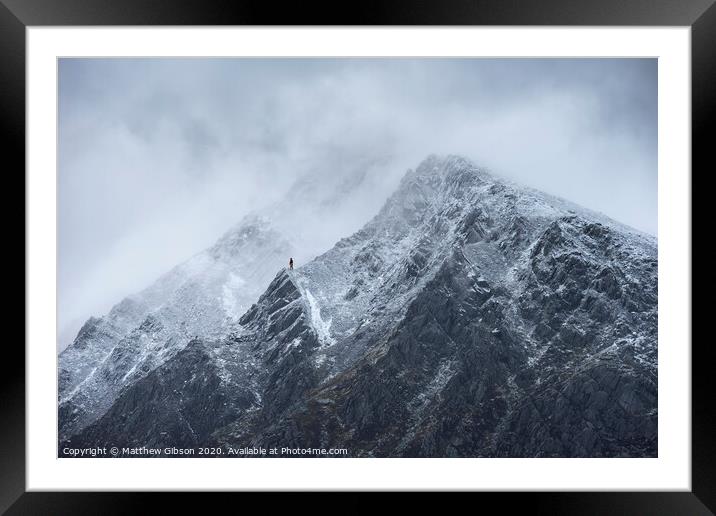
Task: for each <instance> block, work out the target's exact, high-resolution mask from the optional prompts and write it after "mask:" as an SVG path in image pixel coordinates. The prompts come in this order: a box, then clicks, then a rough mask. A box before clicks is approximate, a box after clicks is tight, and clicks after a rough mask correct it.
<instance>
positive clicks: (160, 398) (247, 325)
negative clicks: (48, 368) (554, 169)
mask: <svg viewBox="0 0 716 516" xmlns="http://www.w3.org/2000/svg"><path fill="white" fill-rule="evenodd" d="M284 254H286V253H284ZM238 308H239V307H238V306H237V309H238ZM210 317H211V316H208V315H207V318H206V319H205V320H206V321H208V322H209V323H210V324H209V325H214V324H215V325H216V328H217V331H216V332H214V333H211V332H205V333H204V334H203V335H202V336H200V337H198V338H190V337H188V336H186V334H181V333H178V332H177V333H176V334H174V335H173V337H174V338H176V339H177V340H179V341H181V340H183V342H184V343H185V344H184V345H183V346H180V347H178V348H177V351H176V352H175V353H173V354H172V356H171V357H168V358H167V359H166V360H164V361H163V362H162V363H161V364H159V365H157V366H156V367H153V368H148V371H147V372H146V374H144V375H143V376H141V378H138V379H136V380H135V381H129V382H126V383H124V384H122V385H121V388H120V387H118V388H117V390H116V395H115V396H114V397H113V400H112V402H111V404H108V405H109V406H107V408H106V410H104V409H103V410H102V411H101V412H102V415H101V416H98V417H97V418H95V420H93V421H92V422H90V423H89V424H87V425H84V426H81V427H80V426H77V427H76V428H77V431H71V430H70V431H68V432H66V433H65V435H64V436H63V435H62V434H61V439H63V440H68V441H67V442H71V443H72V445H73V446H78V445H82V446H86V445H90V444H100V445H101V444H102V443H105V442H110V441H111V442H113V443H115V445H117V446H205V445H227V446H249V445H252V446H264V447H273V446H279V447H300V448H347V449H348V452H349V455H350V456H375V457H443V456H444V457H568V456H569V457H571V456H580V457H605V456H608V457H614V456H629V457H650V456H656V453H657V362H656V357H657V243H656V240H655V239H654V238H653V237H650V236H648V235H644V234H642V233H640V232H638V231H636V230H633V229H630V228H627V227H625V226H623V225H621V224H619V223H617V222H614V221H611V220H610V219H608V218H606V217H604V216H602V215H600V214H596V213H593V212H590V211H588V210H584V209H582V208H580V207H578V206H576V205H573V204H571V203H569V202H567V201H564V200H561V199H558V198H554V197H551V196H549V195H546V194H543V193H541V192H537V191H534V190H531V189H526V188H523V187H520V186H517V185H513V184H511V183H509V182H506V181H503V180H501V179H498V178H495V177H493V176H491V175H490V174H488V173H487V172H486V171H484V170H482V169H480V168H478V167H476V166H475V165H473V164H472V163H470V162H469V161H468V160H465V159H463V158H460V157H456V156H448V157H437V156H430V157H429V158H427V159H426V160H425V161H423V162H422V163H421V164H420V165H419V166H418V167H417V169H415V170H414V171H408V173H407V174H406V175H405V176H404V178H403V180H402V181H401V183H400V185H399V187H398V189H397V190H396V191H395V192H394V193H393V195H392V196H391V197H390V198H389V199H388V200H387V201H386V203H385V205H384V206H383V207H382V209H381V210H380V212H379V213H378V214H377V215H376V216H375V217H374V218H373V219H372V220H371V221H369V222H368V223H367V224H366V225H365V226H364V227H363V228H362V229H360V230H359V231H357V232H356V233H354V234H353V235H351V236H349V237H347V238H344V239H342V240H340V241H338V242H337V243H336V245H335V246H334V247H333V248H332V249H330V250H329V251H328V252H326V253H324V254H322V255H320V256H318V257H316V258H315V259H314V260H312V261H310V262H309V263H307V264H305V265H303V266H302V267H299V268H297V269H296V270H293V271H287V270H281V271H279V272H278V274H276V276H275V277H274V278H273V280H272V281H271V282H270V284H269V285H268V287H267V288H266V289H265V291H264V292H263V293H262V294H261V295H260V296H258V298H257V300H256V301H255V303H254V304H253V305H251V307H250V308H248V310H246V311H245V312H244V313H242V314H239V313H236V314H235V315H234V317H233V318H232V321H233V322H232V323H231V324H229V325H225V326H223V325H220V324H217V323H214V322H212V321H213V320H212V319H211V318H210ZM88 324H90V323H88ZM91 330H92V327H91V326H90V328H87V325H86V328H83V332H89V331H91ZM81 333H82V332H81ZM78 338H79V337H78ZM95 341H96V342H95ZM86 342H87V346H86V350H85V351H82V352H80V351H77V356H78V359H77V361H76V362H74V364H75V365H76V367H78V368H85V369H87V368H89V367H93V365H92V363H89V364H81V363H80V358H79V357H80V356H82V355H83V354H86V355H87V356H89V357H92V356H94V355H93V353H94V352H93V351H91V349H92V348H98V349H100V348H102V346H104V347H105V348H109V347H111V346H113V345H114V348H113V350H112V351H111V353H114V352H115V350H116V349H117V346H120V345H119V344H113V343H112V342H111V341H110V339H108V338H104V337H102V336H101V335H93V336H92V338H89V337H88V338H87V339H86ZM102 349H104V348H102ZM68 376H69V377H71V376H72V375H71V373H68ZM61 381H62V378H61ZM70 386H71V383H70V384H69V386H68V387H66V388H65V390H67V389H68V388H69V387H70ZM61 392H62V390H61ZM66 417H67V416H66V414H63V412H62V409H61V411H60V420H61V421H60V424H61V428H62V424H63V420H64V419H65V418H66ZM65 428H72V427H71V425H70V426H65Z"/></svg>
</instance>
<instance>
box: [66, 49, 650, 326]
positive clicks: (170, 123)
mask: <svg viewBox="0 0 716 516" xmlns="http://www.w3.org/2000/svg"><path fill="white" fill-rule="evenodd" d="M430 153H438V154H446V153H456V154H462V155H465V156H467V157H469V158H471V159H473V160H474V161H475V162H477V163H478V164H480V165H484V166H487V167H489V168H491V169H492V170H493V171H494V172H495V173H497V174H500V175H503V176H506V177H509V178H511V179H514V180H515V181H518V182H521V183H523V184H526V185H529V186H533V187H536V188H539V189H542V190H545V191H547V192H549V193H553V194H556V195H559V196H561V197H565V198H567V199H569V200H571V201H574V202H576V203H578V204H582V205H583V206H586V207H589V208H592V209H594V210H597V211H601V212H603V213H605V214H606V215H608V216H610V217H612V218H614V219H617V220H619V221H621V222H623V223H626V224H628V225H630V226H633V227H635V228H638V229H640V230H643V231H645V232H648V233H652V234H656V230H657V62H656V60H655V59H582V60H573V59H61V60H60V64H59V170H58V188H59V190H58V201H59V202H58V229H59V235H58V236H59V238H58V246H59V248H58V262H59V263H58V303H59V306H58V317H59V320H58V326H59V330H60V336H61V337H62V336H63V335H66V334H67V332H74V331H76V328H77V327H78V325H79V324H81V322H83V321H84V319H86V318H87V317H88V316H89V315H103V314H104V313H105V312H106V311H107V310H108V309H109V308H110V307H111V306H112V305H113V304H114V303H116V302H118V301H119V300H120V299H121V298H122V297H123V296H125V295H127V294H130V293H133V292H136V291H138V290H141V289H142V288H143V287H145V286H147V285H148V284H149V283H150V282H152V281H153V280H154V279H155V278H156V277H158V276H159V275H160V274H162V273H163V272H165V271H167V270H168V269H170V268H171V267H172V266H174V265H176V264H177V263H179V262H181V261H183V260H185V259H187V258H188V257H190V256H191V255H193V254H195V253H196V252H198V251H201V250H202V249H204V248H205V247H207V246H209V245H211V244H212V243H213V242H214V241H215V240H216V239H217V237H219V236H220V235H221V234H222V233H223V232H224V231H225V230H226V229H227V228H229V227H230V226H232V225H233V224H235V223H236V222H237V221H238V220H239V219H240V218H241V217H242V216H243V215H244V214H246V213H247V212H248V211H250V210H253V209H258V208H261V207H263V206H266V205H268V204H270V203H273V202H275V201H276V200H278V199H280V198H281V197H282V196H283V195H284V194H285V192H286V191H287V190H288V188H289V187H290V185H291V184H292V183H293V182H294V181H295V180H296V179H297V178H298V177H300V176H301V175H302V174H306V173H311V172H312V171H315V170H320V171H321V173H323V174H351V173H353V172H354V170H355V169H354V168H351V166H350V164H351V163H352V162H356V161H357V160H373V159H376V160H380V162H381V163H382V164H383V167H384V170H383V172H382V173H383V174H384V175H385V181H383V182H382V183H380V184H381V185H383V187H382V188H383V191H379V192H377V193H376V195H375V197H374V200H376V202H371V203H365V208H363V209H364V210H365V213H362V212H358V213H356V214H355V216H354V217H353V220H361V219H365V220H367V219H368V218H370V217H371V216H372V215H373V214H374V213H375V210H376V206H379V205H380V202H382V199H383V198H385V197H387V196H388V195H389V194H390V190H391V189H392V188H393V187H394V185H395V184H396V183H397V180H398V179H399V178H400V176H402V175H403V173H404V172H405V170H406V169H407V168H409V167H415V166H417V164H418V163H419V162H420V161H421V160H422V159H423V158H424V157H425V156H427V155H428V154H430ZM358 204H360V205H361V206H362V205H363V204H364V203H358ZM356 209H357V210H360V209H361V208H360V206H356ZM70 338H72V337H70Z"/></svg>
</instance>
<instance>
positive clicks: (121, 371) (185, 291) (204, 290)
mask: <svg viewBox="0 0 716 516" xmlns="http://www.w3.org/2000/svg"><path fill="white" fill-rule="evenodd" d="M384 166H385V160H384V159H383V160H381V159H370V160H368V159H364V160H362V161H360V160H356V161H355V162H354V164H353V165H351V166H348V165H343V166H342V168H341V167H328V168H327V169H326V170H314V171H310V172H309V173H307V174H303V175H301V176H300V178H299V179H297V180H296V182H295V184H294V185H292V187H291V188H290V189H289V194H288V195H287V196H286V197H284V198H283V199H282V200H281V201H279V202H278V203H276V204H273V205H270V206H268V207H267V208H265V209H263V210H261V211H258V212H255V213H252V214H249V215H247V216H246V217H244V218H243V219H242V220H241V221H240V222H239V223H238V224H236V225H235V226H234V227H232V228H230V229H229V230H228V231H227V232H226V233H225V234H224V235H223V236H222V237H221V238H220V239H219V240H218V241H217V242H216V244H214V245H213V246H212V247H210V248H209V249H206V250H205V251H202V252H200V253H198V254H197V255H195V256H194V257H192V258H190V259H189V260H188V261H186V262H185V263H183V264H181V265H179V266H177V267H175V268H174V269H172V270H171V271H169V272H168V273H167V274H165V275H164V276H162V277H161V278H159V279H158V280H157V281H156V282H155V283H154V284H152V285H151V286H149V287H148V288H146V289H145V290H143V291H142V292H139V293H137V294H134V295H131V296H128V297H127V298H125V299H124V300H122V301H121V302H120V303H118V304H117V305H116V306H114V307H113V308H112V309H111V310H110V312H109V313H108V314H106V315H105V316H103V317H91V318H90V319H88V320H87V321H86V322H85V324H84V325H83V326H82V328H81V329H80V331H79V332H78V334H77V336H76V337H75V339H74V340H73V342H72V343H71V344H70V345H69V346H67V347H66V348H65V349H64V350H63V351H62V352H61V353H60V355H59V359H58V362H59V382H58V383H59V385H58V392H59V400H58V401H59V434H60V438H61V439H65V438H67V437H69V436H71V435H73V434H76V433H78V432H79V431H81V430H82V429H83V428H84V427H86V426H87V425H89V424H90V423H92V422H93V421H95V420H96V419H97V418H99V417H100V416H102V415H103V414H104V413H105V412H106V411H107V410H108V409H109V408H110V406H111V405H112V403H113V402H114V401H115V400H116V399H117V396H118V395H119V393H120V392H121V391H122V389H124V388H125V387H127V386H129V385H131V384H133V383H134V382H136V381H137V380H139V379H141V378H143V377H144V376H145V375H146V374H148V373H149V372H151V371H153V370H154V369H156V368H157V367H158V366H160V365H161V364H163V363H164V362H166V361H167V360H169V359H170V358H172V357H173V356H174V355H175V354H176V353H178V352H179V351H181V350H182V349H183V348H184V347H185V346H186V345H187V343H188V342H189V341H190V340H191V339H192V338H202V339H216V338H220V337H221V336H223V335H225V334H226V333H227V332H228V331H229V330H230V328H232V327H233V325H234V324H235V323H236V321H237V320H238V318H239V317H240V316H241V314H242V313H244V312H245V311H246V310H247V309H248V308H249V307H250V306H251V304H252V303H253V302H254V301H256V299H257V298H258V297H259V295H260V294H261V293H262V292H263V291H264V290H265V288H266V285H268V284H269V283H270V281H271V279H272V277H273V276H274V274H275V272H276V270H278V269H279V268H280V267H282V266H283V265H284V264H285V263H287V261H288V258H289V257H290V256H293V257H294V259H295V260H296V262H297V263H303V262H305V261H308V260H310V259H311V258H313V257H314V256H316V254H318V253H319V252H323V251H325V250H326V249H328V248H330V246H331V245H332V244H333V243H334V242H335V241H336V239H337V238H339V236H340V235H342V234H344V233H343V231H344V230H345V229H346V228H348V229H349V230H351V231H352V230H354V229H355V228H357V227H360V225H361V224H362V223H363V222H364V221H363V220H354V218H355V217H354V216H353V215H352V214H353V212H355V211H356V210H354V209H353V208H354V206H353V204H354V203H356V202H358V203H364V204H367V205H368V206H370V205H371V203H375V202H379V201H378V200H374V198H375V195H374V193H373V191H374V190H375V188H376V183H379V182H380V181H381V180H382V179H381V177H382V176H383V175H384V174H383V167H384ZM376 210H377V208H376ZM336 219H337V220H338V221H340V222H339V223H337V222H336Z"/></svg>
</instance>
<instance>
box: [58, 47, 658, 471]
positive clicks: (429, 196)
mask: <svg viewBox="0 0 716 516" xmlns="http://www.w3.org/2000/svg"><path fill="white" fill-rule="evenodd" d="M57 73H58V91H57V95H58V101H57V102H58V106H57V109H58V111H57V115H58V124H57V346H56V351H55V352H56V355H57V357H56V360H57V421H58V428H57V456H58V457H64V458H98V457H100V458H103V457H107V458H114V457H124V458H132V457H137V458H139V457H143V458H147V457H164V458H188V457H193V458H196V457H210V458H264V457H265V458H271V457H282V458H290V457H296V458H307V457H325V458H344V457H348V458H366V459H370V458H384V457H391V458H394V457H401V458H412V457H422V458H480V457H490V458H503V457H521V458H542V457H583V458H591V457H607V458H622V457H625V458H650V457H651V458H653V457H658V456H659V453H658V439H657V436H658V428H659V426H658V425H659V414H658V394H659V393H658V389H657V384H658V382H657V379H658V361H657V351H658V302H657V300H658V291H657V287H658V281H657V276H658V266H659V264H658V260H657V250H658V241H657V206H658V198H657V169H658V167H657V125H658V124H657V90H658V84H657V83H658V60H657V59H655V58H440V57H437V58H417V57H415V58H399V57H382V58H357V57H356V58H349V57H346V58H319V57H316V58H298V57H291V58H278V57H276V58H274V57H256V58H247V57H243V58H238V57H237V58H210V57H201V58H190V57H186V58H179V57H177V58H150V57H147V58H99V57H92V58H90V57H88V58H81V57H72V58H59V59H58V61H57ZM48 352H49V353H52V351H51V350H50V351H48Z"/></svg>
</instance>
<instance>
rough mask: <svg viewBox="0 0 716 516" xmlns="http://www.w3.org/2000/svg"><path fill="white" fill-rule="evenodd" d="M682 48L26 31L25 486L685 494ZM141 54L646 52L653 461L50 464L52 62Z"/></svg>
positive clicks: (597, 33)
mask: <svg viewBox="0 0 716 516" xmlns="http://www.w3.org/2000/svg"><path fill="white" fill-rule="evenodd" d="M690 37H691V33H690V29H689V28H687V27H673V28H596V27H591V28H512V27H510V28H503V27H501V28H492V27H491V28H255V27H252V28H44V27H43V28H36V27H32V28H28V32H27V56H28V66H27V88H28V89H27V94H28V95H27V100H28V108H27V115H28V116H27V121H28V126H27V194H28V198H27V201H28V202H27V229H28V235H27V237H28V238H27V256H28V276H27V343H26V344H27V348H26V353H27V416H26V417H27V489H28V490H30V491H34V490H72V489H74V490H119V489H127V490H150V489H161V490H187V489H196V490H233V489H278V488H283V489H315V488H326V489H351V488H353V489H357V488H365V489H425V488H432V489H480V490H506V489H520V490H553V489H563V490H598V489H608V490H666V489H668V490H685V491H688V490H690V488H691V475H690V469H691V468H690V454H691V446H690V441H691V438H690V436H691V410H690V409H691V392H690V362H691V334H690V333H691V332H690V324H691V323H690V277H691V275H690V263H691V261H690V248H691V245H690V244H691V242H690V234H691V231H690V167H691V162H690V144H691V134H690V107H691V102H690ZM148 55H149V56H485V57H491V56H514V57H518V56H520V57H521V56H560V57H572V56H573V57H604V56H629V57H636V56H639V57H658V58H659V142H660V144H659V457H658V458H656V459H336V460H331V459H270V460H241V459H234V460H222V459H195V458H187V459H176V460H173V459H115V460H108V459H84V460H76V459H58V458H56V417H57V415H56V411H57V401H56V385H55V375H56V371H55V360H56V347H55V334H54V332H55V327H56V325H55V322H56V321H55V314H56V311H55V299H56V296H55V294H56V272H55V267H56V264H55V248H56V247H55V245H56V227H55V222H56V220H55V213H56V197H55V194H56V179H55V163H56V161H55V157H56V152H57V149H56V141H57V140H56V119H55V113H56V107H57V104H56V102H57V98H56V87H57V75H56V59H57V57H58V56H148ZM206 460H210V462H209V463H207V464H204V461H206Z"/></svg>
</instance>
